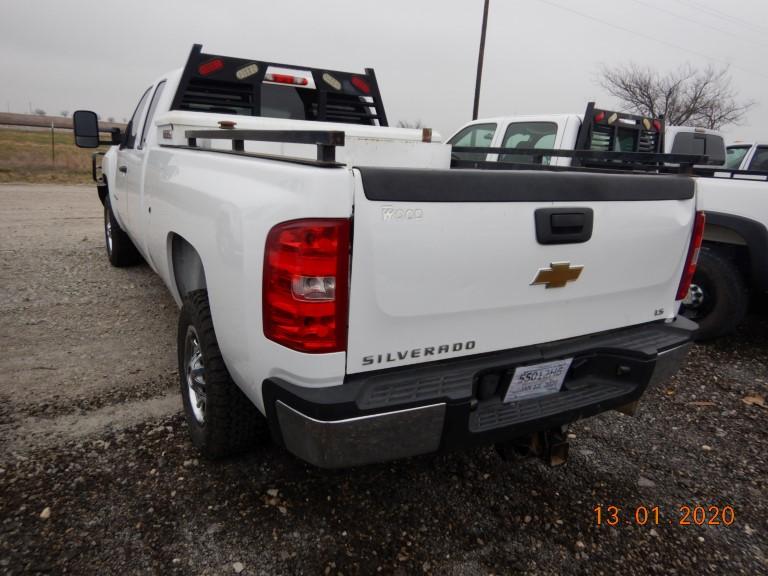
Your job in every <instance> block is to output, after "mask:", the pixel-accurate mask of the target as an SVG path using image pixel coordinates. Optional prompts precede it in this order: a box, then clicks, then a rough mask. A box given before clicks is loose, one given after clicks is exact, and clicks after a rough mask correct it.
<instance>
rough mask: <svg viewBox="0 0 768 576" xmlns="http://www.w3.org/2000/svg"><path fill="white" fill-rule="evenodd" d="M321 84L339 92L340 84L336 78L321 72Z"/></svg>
mask: <svg viewBox="0 0 768 576" xmlns="http://www.w3.org/2000/svg"><path fill="white" fill-rule="evenodd" d="M323 82H325V83H326V84H328V86H330V87H331V88H333V89H334V90H341V82H339V81H338V80H337V79H336V78H334V77H333V76H331V75H330V74H328V72H323Z"/></svg>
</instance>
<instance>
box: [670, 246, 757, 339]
mask: <svg viewBox="0 0 768 576" xmlns="http://www.w3.org/2000/svg"><path fill="white" fill-rule="evenodd" d="M748 301H749V294H748V291H747V288H746V286H745V284H744V279H743V277H742V275H741V272H740V271H739V269H738V268H737V267H736V265H735V264H734V263H733V261H732V260H731V259H729V258H728V257H727V256H726V255H724V254H722V253H720V252H718V251H717V250H716V249H713V248H710V247H706V246H705V247H702V249H701V253H700V254H699V263H698V266H697V267H696V274H695V275H694V277H693V283H692V284H691V288H690V290H689V291H688V297H687V298H686V299H685V300H684V301H683V309H682V313H683V315H684V316H686V317H687V318H690V319H691V320H694V321H696V322H698V323H699V332H698V334H697V335H696V340H699V341H702V340H711V339H713V338H717V337H719V336H723V335H725V334H728V333H729V332H732V331H733V330H734V329H735V328H736V326H738V325H739V323H741V321H742V320H743V319H744V316H745V315H746V313H747V304H748Z"/></svg>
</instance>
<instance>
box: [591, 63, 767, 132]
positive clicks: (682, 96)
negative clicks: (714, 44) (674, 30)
mask: <svg viewBox="0 0 768 576" xmlns="http://www.w3.org/2000/svg"><path fill="white" fill-rule="evenodd" d="M599 83H600V85H601V86H602V87H603V88H605V89H606V90H607V91H608V92H609V93H610V94H611V95H612V96H615V97H616V98H618V99H619V100H621V102H622V104H623V105H624V106H625V108H626V109H627V110H628V111H629V112H635V113H637V114H643V115H647V116H653V117H658V116H662V115H663V116H664V118H665V120H666V122H667V124H669V125H673V126H701V127H704V128H713V129H718V128H721V127H722V126H727V125H728V124H737V123H739V122H740V121H741V120H742V119H743V118H744V115H745V114H746V113H747V112H748V111H749V109H750V108H752V106H754V104H755V103H754V102H752V101H740V100H737V98H736V96H737V94H736V90H735V89H734V88H733V86H732V83H731V76H730V74H729V72H728V68H727V67H725V68H720V69H718V68H715V67H713V66H707V67H706V68H704V69H697V68H694V67H693V66H691V65H690V64H686V65H684V66H681V67H680V68H678V69H677V70H674V71H673V72H670V73H668V74H662V73H660V72H658V71H657V70H654V69H651V68H647V67H642V66H638V65H637V64H628V65H624V66H615V67H613V68H606V69H604V70H603V71H602V75H601V76H600V78H599Z"/></svg>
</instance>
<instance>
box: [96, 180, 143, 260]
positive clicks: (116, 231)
mask: <svg viewBox="0 0 768 576" xmlns="http://www.w3.org/2000/svg"><path fill="white" fill-rule="evenodd" d="M110 236H111V242H110ZM104 245H105V247H106V249H107V258H109V263H110V264H112V266H115V267H116V268H123V267H125V266H132V265H133V264H138V263H139V262H141V254H139V251H138V250H136V247H135V246H134V245H133V242H131V239H130V238H129V237H128V234H126V233H125V232H124V231H123V229H122V228H120V224H118V223H117V219H116V218H115V214H114V212H112V206H111V204H110V202H109V195H107V196H106V198H105V199H104Z"/></svg>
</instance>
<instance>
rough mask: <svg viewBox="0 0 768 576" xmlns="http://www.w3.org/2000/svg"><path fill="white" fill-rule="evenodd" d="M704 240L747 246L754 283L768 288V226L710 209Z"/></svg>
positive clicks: (753, 284) (755, 287)
mask: <svg viewBox="0 0 768 576" xmlns="http://www.w3.org/2000/svg"><path fill="white" fill-rule="evenodd" d="M706 215H707V225H706V229H705V230H704V240H705V241H710V242H719V243H724V244H733V245H741V246H746V249H747V251H748V253H749V258H748V265H749V277H750V279H751V286H752V288H754V289H755V290H758V291H766V290H768V252H767V250H768V229H766V227H765V226H764V225H763V224H761V223H760V222H757V221H755V220H750V219H749V218H744V217H742V216H733V215H731V214H723V213H720V212H707V213H706Z"/></svg>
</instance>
